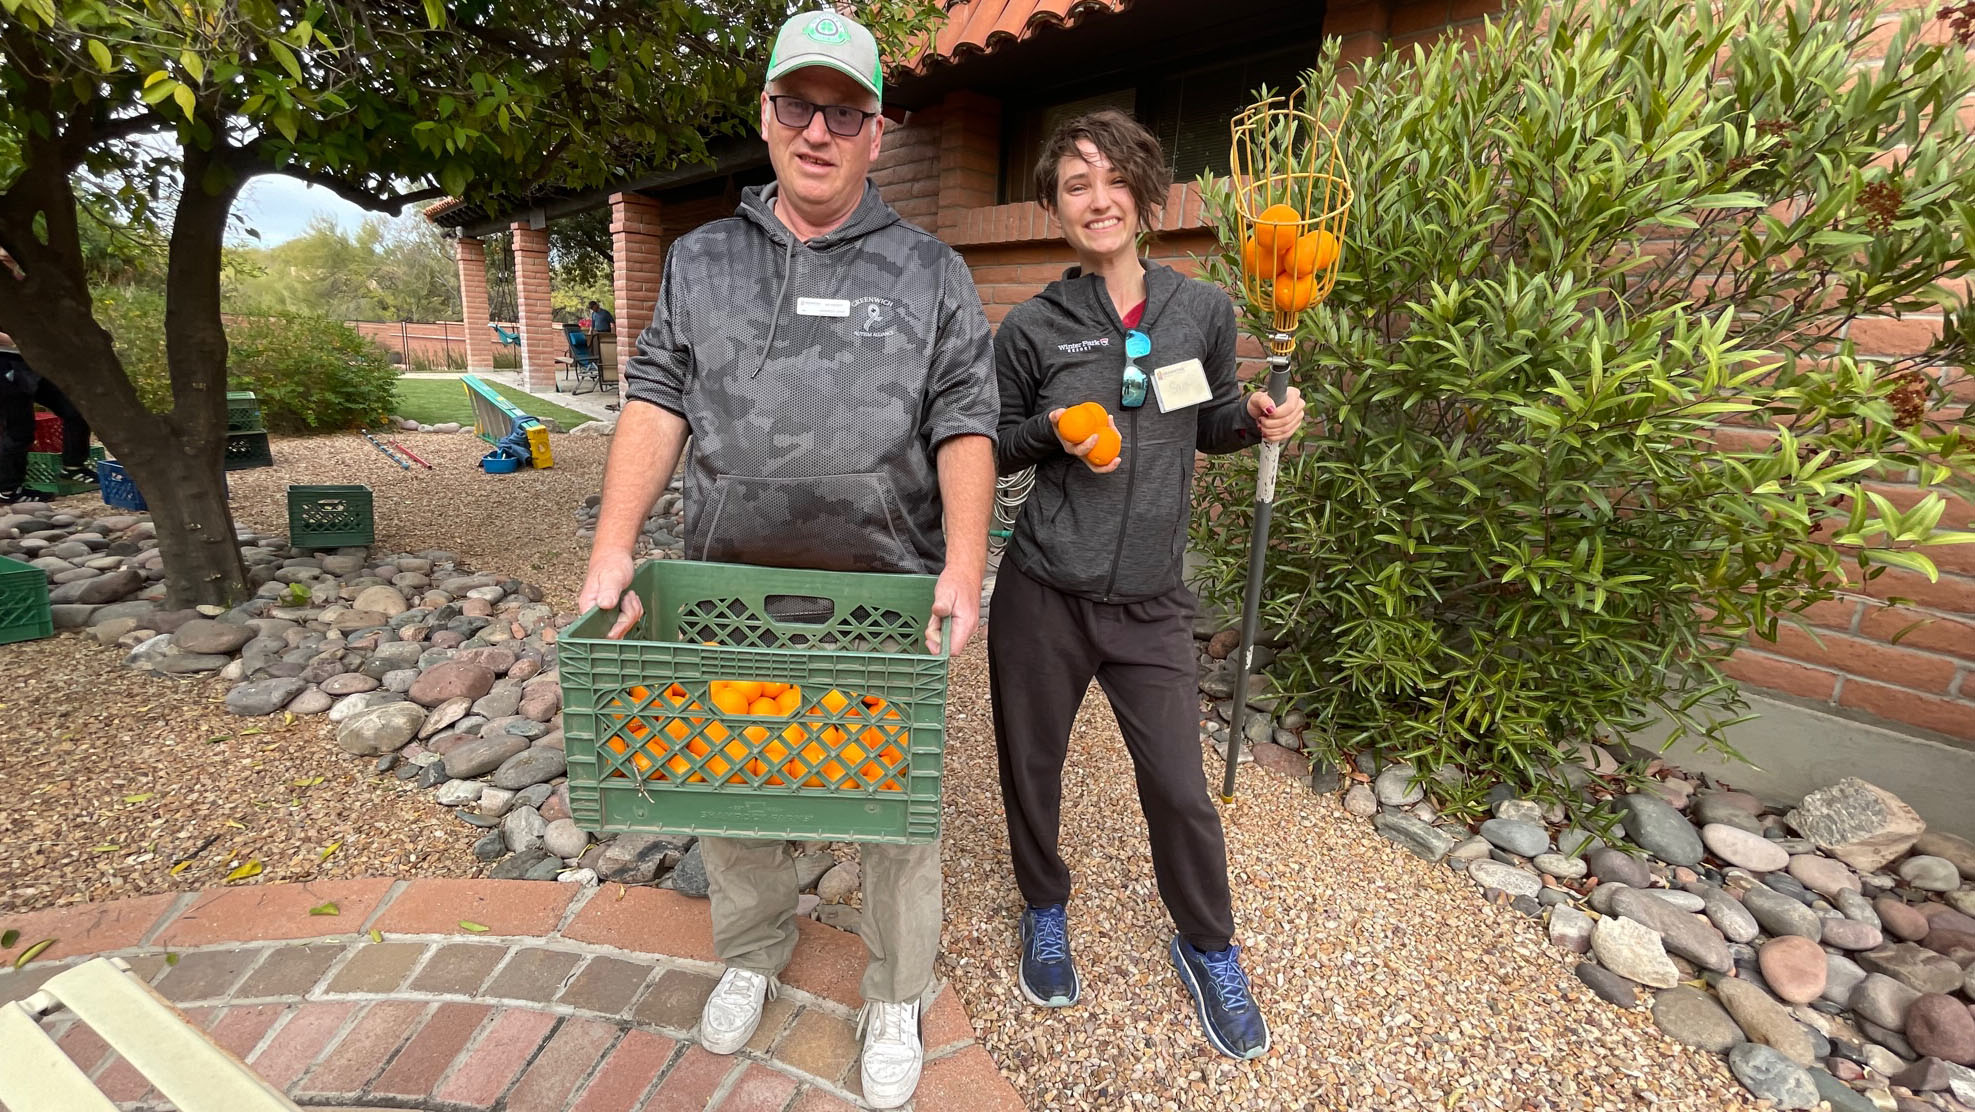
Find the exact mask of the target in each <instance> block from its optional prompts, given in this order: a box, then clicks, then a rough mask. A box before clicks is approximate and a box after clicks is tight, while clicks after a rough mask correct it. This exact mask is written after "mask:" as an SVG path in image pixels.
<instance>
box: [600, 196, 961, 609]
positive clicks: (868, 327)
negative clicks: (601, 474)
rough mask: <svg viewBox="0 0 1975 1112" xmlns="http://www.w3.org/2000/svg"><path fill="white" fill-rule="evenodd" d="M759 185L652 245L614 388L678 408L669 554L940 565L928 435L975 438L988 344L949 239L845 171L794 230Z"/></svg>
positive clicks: (858, 567) (920, 568)
mask: <svg viewBox="0 0 1975 1112" xmlns="http://www.w3.org/2000/svg"><path fill="white" fill-rule="evenodd" d="M775 189H776V187H775V186H774V185H768V186H762V187H757V188H751V189H748V190H746V191H745V192H744V193H743V194H742V196H741V204H740V208H739V210H738V211H737V212H736V213H735V215H733V216H731V217H728V218H726V219H723V220H716V221H713V222H711V223H709V224H705V225H702V226H700V227H699V228H696V229H694V230H693V231H691V232H688V233H686V234H685V235H683V236H681V237H679V239H678V240H677V241H676V242H675V243H674V244H673V245H672V247H671V249H670V250H668V251H667V252H666V255H665V269H664V278H663V285H662V286H661V287H660V291H661V292H660V295H659V303H658V308H657V311H656V312H655V313H654V314H653V319H652V323H651V327H649V328H647V329H645V330H644V332H643V333H642V334H640V335H639V337H638V353H637V355H636V356H635V357H634V358H633V359H632V360H631V361H630V363H629V364H628V366H627V367H626V370H625V380H626V394H627V396H628V397H630V398H632V399H635V400H639V401H647V402H651V403H653V404H655V405H659V406H663V407H664V408H666V409H669V410H671V411H672V412H674V413H677V414H679V415H680V416H681V417H683V418H685V420H686V423H687V425H688V426H690V428H691V430H692V440H691V441H690V443H689V444H688V446H687V470H686V491H685V500H686V501H685V505H686V537H685V542H686V555H687V557H688V558H690V559H695V560H719V561H728V562H734V563H747V564H761V565H769V566H776V567H801V568H820V569H823V570H827V571H902V572H937V571H939V570H940V569H941V568H942V567H944V565H945V559H946V542H945V535H944V530H943V524H942V519H941V514H942V509H941V502H940V492H939V481H938V477H937V475H936V474H935V472H934V452H935V450H936V449H937V448H938V446H939V445H940V443H941V442H942V441H945V440H947V439H948V438H950V437H954V436H962V435H969V434H971V435H979V436H986V437H989V438H992V437H993V436H994V435H995V422H996V412H997V408H996V397H995V382H994V373H993V364H992V348H991V341H990V339H989V333H988V325H987V318H986V317H985V316H984V315H983V314H982V312H981V300H980V294H979V293H978V292H977V291H976V290H975V288H974V281H973V276H972V275H971V274H970V273H969V272H968V270H967V265H966V263H965V261H964V260H962V259H961V257H960V256H959V254H958V253H957V252H955V251H954V250H953V249H952V248H950V247H948V246H947V245H946V244H944V243H942V242H940V240H939V239H937V238H935V237H934V236H932V235H929V234H927V233H926V232H924V231H922V230H921V229H919V228H917V227H914V226H913V225H911V224H908V223H906V222H905V221H903V220H902V219H900V217H899V215H898V213H896V212H895V211H893V210H892V208H891V207H890V206H889V205H887V204H885V203H884V201H883V200H882V199H880V197H879V196H878V190H877V188H876V187H875V186H873V185H871V184H870V183H869V182H866V183H865V189H864V198H863V200H862V201H861V202H860V203H859V204H858V207H857V210H856V211H855V212H854V213H853V214H852V215H851V217H850V219H849V220H847V221H846V222H845V223H844V224H843V226H842V227H840V228H838V229H836V230H835V231H833V232H831V233H829V234H828V235H823V236H818V237H816V238H814V239H811V240H809V241H808V242H807V243H803V242H799V241H798V240H797V239H796V237H795V236H794V234H793V233H791V232H790V231H789V230H788V228H786V227H785V226H783V224H782V222H781V221H780V220H779V219H777V218H776V216H775V213H774V197H775Z"/></svg>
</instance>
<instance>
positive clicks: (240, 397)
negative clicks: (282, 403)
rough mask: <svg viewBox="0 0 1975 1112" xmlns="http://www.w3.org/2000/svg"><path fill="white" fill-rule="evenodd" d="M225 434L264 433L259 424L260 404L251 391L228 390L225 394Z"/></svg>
mask: <svg viewBox="0 0 1975 1112" xmlns="http://www.w3.org/2000/svg"><path fill="white" fill-rule="evenodd" d="M226 431H227V432H230V433H232V432H266V431H267V428H266V427H265V426H263V425H262V424H261V403H260V400H259V399H258V398H256V397H254V392H253V391H252V390H229V391H227V393H226Z"/></svg>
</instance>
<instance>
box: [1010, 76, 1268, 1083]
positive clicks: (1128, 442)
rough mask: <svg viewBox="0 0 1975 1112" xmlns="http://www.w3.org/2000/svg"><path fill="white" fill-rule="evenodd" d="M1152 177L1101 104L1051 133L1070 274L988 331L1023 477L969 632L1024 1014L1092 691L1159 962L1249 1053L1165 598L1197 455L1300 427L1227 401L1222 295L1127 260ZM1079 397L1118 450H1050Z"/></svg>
mask: <svg viewBox="0 0 1975 1112" xmlns="http://www.w3.org/2000/svg"><path fill="white" fill-rule="evenodd" d="M1166 165H1167V162H1166V160H1165V157H1164V156H1163V155H1162V154H1161V152H1160V150H1159V144H1158V142H1157V140H1155V139H1154V138H1153V137H1152V136H1151V134H1150V133H1148V132H1147V131H1146V130H1145V129H1144V128H1143V127H1141V126H1140V125H1139V124H1138V123H1137V122H1135V121H1133V120H1132V119H1131V118H1130V117H1129V116H1126V115H1124V114H1123V113H1120V112H1116V111H1104V112H1097V113H1092V114H1090V115H1087V116H1082V117H1079V118H1077V119H1074V120H1071V121H1069V122H1067V123H1065V124H1063V125H1062V126H1061V127H1059V128H1058V129H1057V130H1056V132H1055V134H1054V135H1052V136H1051V137H1050V139H1049V140H1048V142H1047V143H1046V144H1045V146H1044V149H1043V153H1042V157H1041V159H1040V160H1039V161H1038V163H1037V168H1036V195H1037V197H1038V198H1039V199H1040V200H1041V202H1042V204H1043V205H1044V207H1045V208H1047V209H1049V211H1050V212H1051V214H1052V215H1054V216H1055V217H1056V218H1057V220H1058V221H1059V222H1060V223H1061V224H1062V226H1063V234H1064V238H1065V239H1066V240H1068V241H1069V244H1070V246H1071V248H1072V249H1074V250H1075V251H1076V254H1077V262H1078V265H1077V266H1075V267H1073V268H1071V269H1070V270H1069V271H1068V272H1066V273H1065V274H1064V276H1063V278H1062V279H1061V280H1059V281H1057V282H1053V283H1051V284H1050V285H1049V287H1048V288H1047V289H1045V290H1043V291H1042V292H1041V293H1040V294H1038V295H1036V296H1035V297H1033V298H1031V299H1029V300H1028V301H1026V302H1024V303H1022V304H1021V305H1018V306H1016V307H1015V308H1014V309H1013V310H1011V311H1010V312H1009V314H1008V317H1007V319H1006V320H1005V321H1003V322H1002V325H1001V328H1000V330H999V332H998V333H997V334H996V336H995V343H994V357H995V358H994V361H995V376H996V379H997V381H998V383H999V385H1000V390H1001V421H1000V430H999V436H998V440H997V444H998V446H997V450H996V465H997V469H998V470H999V471H1000V472H1001V474H1004V475H1007V474H1012V473H1014V472H1017V471H1020V470H1022V469H1023V468H1025V467H1034V468H1035V469H1036V476H1035V485H1034V488H1033V490H1032V492H1031V493H1030V495H1029V498H1028V502H1027V504H1026V505H1025V506H1024V507H1023V509H1022V514H1021V517H1020V518H1019V519H1018V520H1017V521H1016V523H1015V529H1014V535H1013V537H1012V538H1011V540H1010V542H1009V546H1008V550H1007V552H1006V554H1005V555H1004V556H1003V559H1002V563H1001V569H1000V571H999V572H998V574H997V576H996V582H995V590H994V599H993V602H992V609H991V611H990V621H989V623H988V654H989V662H990V672H989V675H990V684H991V686H992V689H993V695H994V726H995V737H996V744H997V748H998V750H999V756H1000V763H1001V790H1002V797H1003V800H1004V802H1005V804H1006V808H1007V812H1008V839H1009V843H1010V850H1011V853H1012V856H1013V858H1014V866H1015V877H1016V883H1017V885H1018V886H1019V887H1020V888H1021V891H1022V897H1023V899H1024V901H1025V902H1026V904H1027V905H1028V906H1027V908H1026V909H1025V910H1024V912H1023V914H1022V952H1021V963H1020V980H1021V987H1022V992H1023V994H1024V995H1025V996H1027V997H1028V998H1029V1000H1030V1001H1032V1002H1034V1003H1036V1004H1038V1005H1041V1006H1043V1007H1065V1006H1068V1005H1070V1004H1073V1003H1075V1002H1076V1000H1077V995H1078V992H1079V984H1078V982H1077V976H1076V970H1075V967H1074V965H1073V964H1072V962H1071V958H1070V946H1069V933H1068V914H1067V906H1066V904H1067V901H1068V899H1069V894H1070V873H1069V869H1068V868H1067V867H1066V866H1065V865H1064V863H1063V859H1062V856H1061V855H1060V854H1059V853H1058V851H1057V836H1058V826H1059V822H1060V805H1061V801H1062V794H1063V782H1062V776H1063V761H1064V757H1065V755H1066V753H1067V750H1068V747H1069V734H1070V723H1071V720H1072V718H1073V717H1074V716H1075V714H1076V710H1077V706H1078V704H1080V703H1081V702H1082V701H1083V696H1084V691H1085V689H1086V688H1087V687H1088V686H1089V684H1090V681H1091V680H1092V679H1093V678H1095V679H1096V680H1097V682H1098V684H1099V685H1100V686H1102V687H1103V689H1104V693H1105V695H1106V696H1107V697H1108V698H1109V699H1110V701H1111V707H1112V709H1113V710H1114V711H1115V712H1116V714H1117V717H1118V723H1119V726H1120V727H1121V728H1122V730H1123V732H1124V738H1125V745H1126V748H1127V749H1129V750H1130V752H1131V756H1132V762H1133V765H1134V766H1135V769H1136V772H1137V780H1138V794H1139V803H1140V806H1141V807H1143V808H1144V811H1145V819H1146V825H1147V826H1148V827H1149V828H1150V831H1151V840H1152V867H1153V872H1154V874H1155V876H1156V878H1157V880H1158V885H1159V895H1160V897H1161V899H1162V900H1164V902H1165V904H1166V908H1167V910H1168V911H1169V912H1170V913H1171V915H1172V917H1173V921H1174V924H1175V926H1176V927H1177V928H1178V931H1177V933H1176V934H1175V936H1174V937H1173V939H1172V942H1171V943H1170V945H1169V947H1168V949H1169V953H1170V956H1171V958H1172V961H1173V965H1174V968H1175V970H1176V971H1177V972H1178V973H1179V976H1180V979H1181V980H1182V981H1183V982H1184V983H1185V985H1186V987H1187V990H1188V991H1189V992H1190V993H1191V994H1192V996H1193V999H1194V1003H1195V1005H1196V1009H1197V1011H1198V1013H1199V1017H1200V1021H1201V1025H1202V1027H1203V1028H1204V1029H1205V1032H1206V1035H1207V1039H1208V1041H1209V1042H1210V1043H1212V1044H1213V1046H1214V1048H1215V1049H1216V1050H1218V1051H1220V1052H1221V1053H1223V1054H1226V1055H1228V1056H1230V1057H1234V1058H1254V1057H1258V1056H1260V1055H1261V1054H1263V1053H1265V1052H1266V1051H1267V1050H1268V1045H1269V1034H1268V1025H1267V1024H1266V1023H1265V1022H1264V1021H1263V1018H1262V1013H1261V1009H1260V1007H1259V1005H1258V1004H1257V1002H1256V1000H1255V998H1254V995H1253V994H1252V992H1251V991H1250V989H1249V984H1248V979H1247V976H1246V974H1245V973H1244V972H1243V971H1242V968H1241V963H1240V956H1239V955H1240V948H1239V947H1237V946H1235V945H1233V943H1232V938H1233V934H1234V914H1233V909H1232V906H1231V903H1230V899H1229V895H1228V880H1227V850H1226V846H1225V843H1224V842H1223V840H1222V835H1221V823H1220V816H1219V814H1218V813H1217V812H1216V811H1215V809H1214V805H1213V803H1212V802H1211V801H1210V799H1209V797H1208V793H1207V783H1206V778H1205V775H1204V774H1203V772H1202V770H1201V751H1200V737H1199V728H1198V723H1199V706H1198V702H1197V695H1196V692H1197V690H1198V688H1197V682H1196V679H1197V678H1196V675H1195V661H1194V655H1193V654H1194V649H1193V617H1194V612H1195V606H1196V603H1195V600H1194V597H1193V595H1192V594H1191V593H1190V592H1189V591H1188V590H1187V589H1186V587H1185V586H1184V585H1183V584H1182V583H1181V579H1180V572H1181V566H1182V559H1183V555H1184V551H1185V545H1186V532H1187V529H1186V526H1187V520H1188V517H1189V516H1190V514H1191V513H1192V478H1193V463H1194V453H1195V452H1196V451H1202V452H1210V453H1221V452H1233V451H1239V450H1241V449H1243V448H1246V447H1248V446H1250V445H1253V444H1256V443H1259V442H1260V441H1261V440H1263V439H1268V440H1283V439H1286V438H1287V437H1289V436H1290V435H1291V434H1292V433H1294V432H1295V431H1296V429H1297V427H1298V426H1299V425H1300V424H1301V423H1302V419H1303V403H1302V399H1301V398H1300V396H1298V394H1297V393H1296V391H1295V390H1293V389H1292V390H1291V391H1290V392H1289V395H1288V397H1286V398H1285V399H1284V400H1283V402H1282V404H1280V405H1275V404H1273V403H1271V402H1270V400H1269V397H1268V395H1267V394H1266V393H1260V392H1256V393H1248V394H1245V395H1244V393H1243V391H1242V388H1241V384H1240V382H1239V380H1238V379H1237V378H1236V375H1235V354H1234V348H1235V338H1236V335H1237V329H1236V326H1235V318H1234V308H1233V306H1232V305H1231V304H1230V302H1229V301H1228V297H1227V295H1226V294H1225V293H1224V292H1222V291H1221V290H1220V289H1219V288H1217V287H1215V286H1211V285H1209V284H1207V283H1205V282H1201V281H1198V280H1195V279H1191V278H1187V277H1185V276H1183V275H1181V274H1180V273H1179V272H1177V271H1175V270H1173V269H1171V268H1170V267H1166V266H1162V265H1160V264H1158V263H1154V262H1151V261H1150V260H1147V259H1143V258H1141V257H1140V256H1139V253H1138V238H1139V233H1140V232H1141V231H1142V230H1143V231H1149V230H1150V229H1151V227H1152V210H1153V209H1154V208H1156V207H1157V206H1158V205H1159V204H1160V203H1161V202H1162V201H1163V200H1164V199H1165V197H1166V191H1167V188H1168V175H1167V173H1166V170H1165V167H1166ZM1088 401H1096V402H1099V403H1100V404H1102V405H1103V406H1104V408H1105V409H1106V410H1108V411H1110V413H1111V421H1110V424H1111V427H1112V429H1114V430H1115V431H1116V433H1117V434H1118V436H1119V438H1120V439H1121V441H1122V450H1121V451H1120V452H1119V453H1118V454H1117V455H1116V457H1115V458H1109V459H1106V456H1108V455H1109V453H1108V452H1103V453H1099V454H1098V455H1097V456H1096V457H1095V458H1097V459H1105V462H1104V463H1103V464H1101V465H1099V464H1098V463H1096V462H1093V457H1092V450H1093V449H1094V448H1096V447H1097V444H1098V441H1099V439H1100V438H1099V437H1098V436H1091V437H1089V438H1088V439H1086V440H1084V441H1082V442H1081V443H1074V444H1073V443H1069V442H1067V441H1065V440H1063V439H1062V438H1061V437H1060V436H1059V435H1058V431H1057V426H1056V422H1057V419H1058V418H1059V417H1061V416H1062V414H1063V411H1064V410H1065V409H1067V408H1069V407H1071V406H1074V405H1077V404H1080V403H1083V402H1088Z"/></svg>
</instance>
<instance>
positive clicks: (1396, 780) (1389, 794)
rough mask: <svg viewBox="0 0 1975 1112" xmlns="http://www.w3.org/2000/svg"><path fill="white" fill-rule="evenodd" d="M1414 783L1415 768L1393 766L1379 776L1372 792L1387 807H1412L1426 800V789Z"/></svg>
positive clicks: (1374, 782) (1404, 765) (1405, 765)
mask: <svg viewBox="0 0 1975 1112" xmlns="http://www.w3.org/2000/svg"><path fill="white" fill-rule="evenodd" d="M1412 781H1413V766H1411V765H1407V764H1398V765H1393V766H1392V767H1390V768H1388V769H1386V770H1385V771H1384V772H1381V773H1379V774H1378V779H1377V780H1375V781H1373V782H1372V791H1373V793H1374V794H1376V795H1377V796H1378V801H1379V802H1380V803H1383V804H1385V805H1386V806H1387V807H1410V806H1412V805H1413V804H1415V803H1418V802H1419V801H1420V800H1422V799H1425V798H1426V789H1425V788H1424V787H1422V786H1421V785H1419V784H1415V783H1413V782H1412Z"/></svg>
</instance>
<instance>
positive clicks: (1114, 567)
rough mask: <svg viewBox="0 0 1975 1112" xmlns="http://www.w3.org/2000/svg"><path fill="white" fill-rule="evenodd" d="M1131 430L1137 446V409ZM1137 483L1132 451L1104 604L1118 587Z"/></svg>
mask: <svg viewBox="0 0 1975 1112" xmlns="http://www.w3.org/2000/svg"><path fill="white" fill-rule="evenodd" d="M1140 408H1144V407H1142V406H1141V407H1140ZM1131 430H1132V435H1131V441H1130V442H1131V443H1132V444H1137V443H1138V410H1137V409H1134V410H1132V411H1131ZM1119 450H1120V451H1123V449H1122V448H1120V449H1119ZM1137 481H1138V451H1137V450H1136V449H1133V451H1132V453H1131V456H1130V457H1129V458H1127V459H1126V460H1125V509H1124V512H1123V513H1121V514H1119V515H1118V547H1117V548H1116V549H1114V550H1112V553H1111V578H1110V580H1108V581H1107V582H1106V583H1105V584H1104V601H1105V602H1110V601H1111V592H1112V591H1114V590H1116V589H1117V587H1118V564H1119V563H1120V562H1122V561H1123V560H1124V558H1125V532H1126V526H1128V525H1130V524H1131V519H1132V485H1133V484H1134V483H1135V482H1137Z"/></svg>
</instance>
